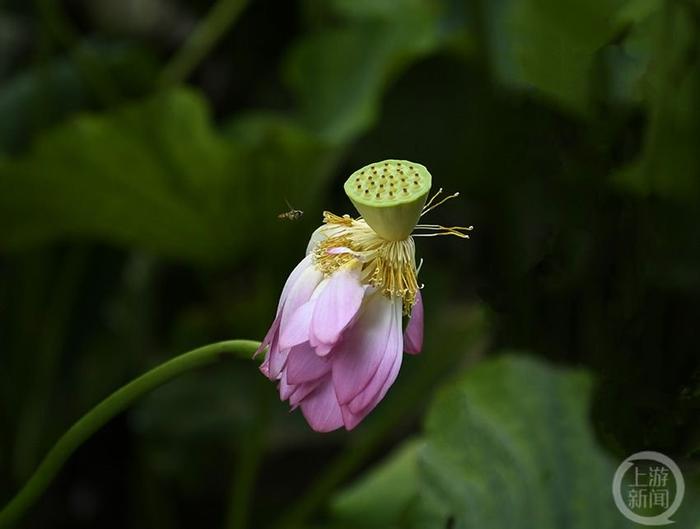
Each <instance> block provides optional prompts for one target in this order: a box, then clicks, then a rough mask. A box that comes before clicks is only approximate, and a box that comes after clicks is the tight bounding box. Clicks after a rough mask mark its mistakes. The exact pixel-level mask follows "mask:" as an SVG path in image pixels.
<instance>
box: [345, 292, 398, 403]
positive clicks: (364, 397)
mask: <svg viewBox="0 0 700 529" xmlns="http://www.w3.org/2000/svg"><path fill="white" fill-rule="evenodd" d="M393 305H394V306H393V309H392V310H393V314H392V317H393V322H392V328H391V333H390V335H389V341H388V343H387V346H386V351H385V353H384V356H383V357H382V360H381V362H380V363H379V367H378V368H377V371H376V372H375V373H374V376H373V377H372V379H371V380H370V382H369V384H367V387H365V388H364V389H363V390H362V391H361V392H360V393H358V395H357V396H356V397H355V398H354V399H352V400H351V401H350V402H349V403H348V407H349V408H350V411H352V412H353V413H356V414H361V413H362V411H363V410H364V409H365V408H367V407H368V406H370V405H371V404H373V405H372V407H374V406H375V405H376V403H377V402H379V399H380V398H381V397H378V396H379V394H380V392H381V390H382V388H383V387H384V386H385V384H386V382H387V380H388V379H389V378H390V377H391V375H392V374H393V375H394V379H393V380H395V379H396V375H397V374H398V372H399V368H400V367H401V357H402V356H403V337H402V336H401V300H394V301H393ZM393 380H392V381H391V382H393ZM391 382H390V383H389V385H391Z"/></svg>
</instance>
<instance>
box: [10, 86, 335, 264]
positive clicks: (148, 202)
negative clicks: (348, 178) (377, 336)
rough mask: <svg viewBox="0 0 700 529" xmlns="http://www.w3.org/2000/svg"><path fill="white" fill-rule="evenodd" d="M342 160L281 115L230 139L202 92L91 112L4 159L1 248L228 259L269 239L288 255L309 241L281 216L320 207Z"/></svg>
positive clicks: (247, 121)
mask: <svg viewBox="0 0 700 529" xmlns="http://www.w3.org/2000/svg"><path fill="white" fill-rule="evenodd" d="M336 158H337V155H336V150H334V149H330V148H329V147H328V146H327V145H325V144H324V143H323V142H321V141H319V140H318V139H317V138H315V137H314V136H312V135H311V134H309V132H308V131H306V130H305V129H303V128H301V127H299V126H298V125H296V124H295V123H294V122H291V121H289V120H285V119H284V118H282V117H280V116H277V115H274V114H270V115H266V114H252V115H249V116H243V117H241V118H239V119H237V120H236V121H234V122H232V123H231V124H230V125H229V127H228V132H227V133H226V134H220V133H219V132H218V131H216V130H215V129H214V127H213V125H212V123H211V119H210V116H209V111H208V107H207V105H206V103H205V102H204V101H203V99H202V98H201V97H200V96H199V95H198V94H197V93H195V92H193V91H189V90H184V89H179V90H173V91H169V92H165V93H162V94H158V95H156V96H154V97H152V98H150V99H147V100H145V101H143V102H139V103H136V104H132V105H128V106H125V107H122V108H120V109H117V110H115V111H112V112H108V113H103V114H85V115H80V116H79V117H77V118H75V119H73V120H72V121H70V122H67V123H65V124H63V125H61V126H59V127H57V128H55V129H53V130H51V131H50V132H48V133H47V134H45V135H43V136H41V137H40V138H39V140H38V141H37V143H36V144H35V146H34V148H33V150H32V151H31V152H30V153H28V154H27V155H25V156H23V157H20V158H15V159H10V158H7V159H2V158H0V247H2V248H3V249H4V250H21V249H26V248H29V247H33V246H36V245H40V244H44V243H47V242H51V241H54V240H61V239H65V238H69V237H70V238H90V239H95V240H100V241H105V242H108V243H111V244H115V245H120V246H127V247H135V248H140V249H145V250H148V251H151V252H154V253H157V254H161V255H165V256H169V257H174V258H179V259H184V260H188V261H194V262H198V263H216V262H221V261H223V260H226V259H228V258H230V257H231V256H233V255H234V254H236V253H237V252H238V253H239V254H240V253H243V252H244V250H245V245H247V244H252V243H256V241H259V233H265V234H266V237H268V238H269V240H275V241H277V243H276V244H277V247H278V249H279V247H283V246H284V245H285V244H288V243H292V242H297V243H298V242H299V241H298V238H297V239H295V238H290V237H289V234H290V230H297V229H298V228H297V227H296V226H294V227H292V226H289V223H283V222H281V221H279V219H278V218H277V214H278V213H279V212H281V211H283V210H284V209H285V208H286V205H285V197H288V199H289V200H291V201H294V202H296V205H297V207H299V206H300V205H301V206H303V207H306V206H307V205H311V204H312V203H313V201H314V200H316V199H317V197H318V195H319V192H320V190H321V188H322V183H323V181H324V179H325V177H326V176H327V175H328V174H329V173H330V169H331V168H332V167H333V165H334V163H335V160H336ZM311 220H313V222H314V225H318V224H319V223H320V214H319V215H318V216H314V218H313V219H309V221H311ZM302 225H303V226H305V228H306V231H307V232H308V231H310V229H308V228H309V226H306V225H305V224H302ZM314 227H315V226H314ZM243 228H245V229H243ZM305 236H307V235H305ZM256 247H259V244H257V243H256ZM298 248H300V250H299V251H300V252H301V251H302V250H301V249H302V248H303V245H298Z"/></svg>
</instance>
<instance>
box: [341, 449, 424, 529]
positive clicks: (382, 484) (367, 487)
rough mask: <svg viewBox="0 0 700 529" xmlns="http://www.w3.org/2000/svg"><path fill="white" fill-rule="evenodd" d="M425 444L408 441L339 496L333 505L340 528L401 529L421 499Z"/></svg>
mask: <svg viewBox="0 0 700 529" xmlns="http://www.w3.org/2000/svg"><path fill="white" fill-rule="evenodd" d="M422 445H423V443H422V442H421V441H418V440H412V441H407V442H405V443H404V444H402V445H401V446H400V447H399V448H397V449H396V450H395V451H394V452H393V453H392V455H391V456H390V457H389V458H387V460H386V461H384V462H382V463H381V465H379V466H378V467H376V468H374V469H373V470H372V471H371V472H369V473H368V474H367V475H365V476H363V477H362V478H360V479H359V480H358V481H357V482H355V483H354V484H353V485H351V486H350V487H348V488H347V489H345V490H344V491H343V492H342V493H341V494H339V495H338V496H337V497H336V498H335V499H334V501H333V503H332V505H331V511H332V514H333V518H334V519H335V520H337V521H338V522H339V525H340V526H347V527H363V528H366V529H373V528H377V529H391V528H392V527H400V525H399V524H398V521H399V520H400V519H401V517H402V515H403V513H404V512H405V511H406V509H407V507H408V505H409V503H410V502H411V501H412V500H415V499H416V497H417V495H418V452H419V450H420V449H421V447H422Z"/></svg>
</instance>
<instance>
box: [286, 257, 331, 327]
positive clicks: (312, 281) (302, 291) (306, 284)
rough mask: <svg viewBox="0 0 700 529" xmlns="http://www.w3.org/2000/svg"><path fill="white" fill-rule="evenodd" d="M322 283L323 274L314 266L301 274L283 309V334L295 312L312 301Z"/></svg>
mask: <svg viewBox="0 0 700 529" xmlns="http://www.w3.org/2000/svg"><path fill="white" fill-rule="evenodd" d="M322 281H323V274H322V273H321V272H320V271H319V270H316V268H315V267H313V266H312V267H309V268H307V269H305V270H304V271H303V272H302V273H301V275H300V276H299V279H297V281H296V283H294V286H292V288H291V289H290V291H289V295H288V296H287V300H286V301H285V303H284V306H283V307H282V312H281V316H282V320H281V322H280V326H281V332H284V329H285V327H286V326H287V323H288V322H289V319H290V318H291V317H292V315H293V314H294V312H295V311H296V310H297V309H298V308H299V307H301V306H302V305H303V304H304V303H306V302H307V301H309V299H311V296H312V295H313V293H314V291H315V290H316V288H317V287H318V286H319V284H320V283H321V282H322Z"/></svg>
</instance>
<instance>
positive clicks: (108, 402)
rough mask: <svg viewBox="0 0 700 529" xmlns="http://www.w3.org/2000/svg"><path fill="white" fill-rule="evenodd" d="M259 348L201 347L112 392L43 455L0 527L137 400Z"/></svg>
mask: <svg viewBox="0 0 700 529" xmlns="http://www.w3.org/2000/svg"><path fill="white" fill-rule="evenodd" d="M259 345H260V344H259V343H258V342H254V341H251V340H231V341H227V342H219V343H214V344H211V345H205V346H204V347H200V348H198V349H194V350H192V351H189V352H187V353H184V354H182V355H180V356H177V357H175V358H173V359H171V360H168V361H167V362H164V363H162V364H160V365H159V366H157V367H154V368H153V369H151V370H150V371H148V372H147V373H145V374H143V375H141V376H140V377H138V378H137V379H135V380H133V381H132V382H129V383H128V384H127V385H125V386H122V387H121V388H120V389H118V390H117V391H115V392H114V393H112V394H111V395H110V396H109V397H107V398H106V399H104V400H103V401H102V402H100V403H99V404H98V405H97V406H95V407H94V408H93V409H92V410H90V411H89V412H88V413H86V414H85V415H83V417H82V418H80V419H79V420H78V421H77V422H76V423H75V424H74V425H73V426H71V428H70V429H69V430H68V431H67V432H66V433H65V434H63V436H62V437H61V438H60V439H59V440H58V441H57V442H56V444H55V445H54V446H53V448H51V450H50V451H49V453H48V454H46V457H44V460H43V461H42V462H41V464H40V465H39V467H38V468H37V469H36V470H35V471H34V474H33V475H32V476H31V477H30V478H29V481H27V483H26V484H25V485H24V487H23V488H22V489H21V490H20V491H19V492H18V493H17V495H16V496H15V497H14V498H12V500H10V502H9V503H8V504H7V505H6V506H5V508H4V509H3V510H2V511H0V528H5V527H10V526H12V525H13V524H15V523H16V522H17V521H18V519H19V518H20V517H21V516H22V515H23V514H24V513H25V511H26V510H27V509H28V508H29V507H31V505H32V504H33V503H34V502H35V501H36V500H37V498H38V497H39V496H40V495H41V494H42V493H43V492H44V490H46V487H48V485H49V484H50V483H51V480H52V479H53V478H54V477H55V476H56V474H57V473H58V471H59V470H60V469H61V467H62V466H63V464H64V463H65V462H66V460H67V459H68V458H69V457H70V455H71V454H72V453H73V452H74V451H75V450H76V449H77V448H78V447H79V446H80V445H82V444H83V443H84V442H85V441H86V440H87V439H88V438H90V436H92V435H93V434H94V433H95V432H96V431H97V430H99V429H100V428H101V427H102V426H104V425H105V424H106V423H107V422H108V421H109V420H110V419H112V418H113V417H114V416H115V415H118V414H119V413H121V412H122V411H124V410H125V409H126V408H128V407H129V406H130V405H131V404H132V403H133V402H135V401H136V400H138V399H139V398H140V397H142V396H143V395H145V394H146V393H148V392H150V391H152V390H153V389H155V388H157V387H158V386H160V385H162V384H164V383H165V382H168V381H170V380H172V379H173V378H175V377H177V376H179V375H181V374H183V373H186V372H188V371H191V370H193V369H196V368H199V367H202V366H206V365H210V364H213V363H214V362H216V361H218V360H221V359H223V358H226V357H227V356H235V357H239V358H241V357H244V358H250V357H251V356H252V354H253V353H254V351H255V350H256V349H257V348H258V346H259Z"/></svg>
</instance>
